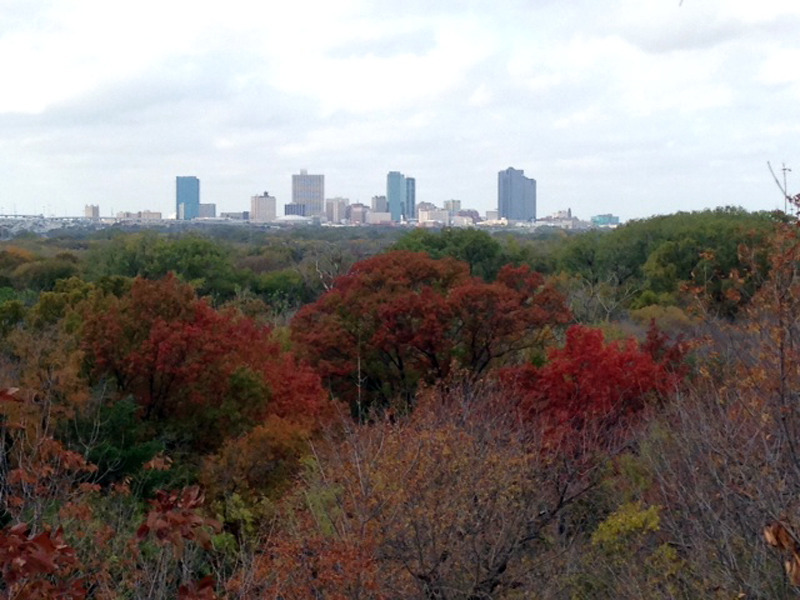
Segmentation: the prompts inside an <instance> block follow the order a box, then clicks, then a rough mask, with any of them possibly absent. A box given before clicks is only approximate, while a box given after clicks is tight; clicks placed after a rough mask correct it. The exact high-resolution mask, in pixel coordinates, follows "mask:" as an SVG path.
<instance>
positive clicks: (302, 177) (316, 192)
mask: <svg viewBox="0 0 800 600" xmlns="http://www.w3.org/2000/svg"><path fill="white" fill-rule="evenodd" d="M292 204H305V205H306V208H305V216H307V217H316V216H324V215H325V175H309V174H308V171H306V170H305V169H301V170H300V174H299V175H292Z"/></svg>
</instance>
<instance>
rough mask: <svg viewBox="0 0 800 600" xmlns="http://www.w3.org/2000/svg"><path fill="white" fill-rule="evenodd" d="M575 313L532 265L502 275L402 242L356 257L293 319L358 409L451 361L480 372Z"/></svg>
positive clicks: (327, 376)
mask: <svg viewBox="0 0 800 600" xmlns="http://www.w3.org/2000/svg"><path fill="white" fill-rule="evenodd" d="M568 318H569V312H568V310H567V308H566V306H565V303H564V299H563V297H562V296H561V295H560V294H559V293H558V292H556V291H555V290H554V289H553V288H552V287H551V286H549V285H548V284H546V283H545V281H544V279H543V277H542V276H541V275H540V274H538V273H534V272H531V271H530V269H528V268H527V267H520V268H514V267H511V266H507V267H504V268H503V269H502V270H501V271H500V274H499V276H498V278H497V280H496V281H495V282H494V283H485V282H483V281H481V280H479V279H476V278H472V277H470V276H469V270H468V266H467V265H466V263H462V262H460V261H456V260H453V259H450V258H445V259H439V260H437V259H432V258H430V257H429V256H428V255H426V254H424V253H417V252H407V251H396V252H389V253H386V254H381V255H379V256H375V257H373V258H370V259H367V260H364V261H361V262H359V263H357V264H356V265H355V266H354V267H353V269H352V270H351V271H350V273H348V274H347V275H345V276H342V277H339V278H337V279H336V280H335V281H334V284H333V288H332V289H331V290H329V291H328V292H327V293H326V294H324V295H323V296H322V297H321V298H320V299H319V300H318V301H317V302H315V303H313V304H310V305H307V306H305V307H304V308H303V309H301V310H300V312H299V313H298V314H297V316H296V317H295V318H294V320H293V321H292V325H291V327H292V341H293V342H294V344H295V347H296V348H297V349H298V352H299V353H300V354H301V355H302V356H303V357H304V358H306V359H308V360H309V362H310V363H311V364H312V365H313V366H314V367H315V368H316V369H317V371H318V372H319V374H320V375H321V376H322V378H323V381H324V382H325V383H326V384H327V385H328V386H329V387H330V389H331V390H332V392H333V393H334V394H335V395H336V396H337V397H339V398H340V399H344V400H347V401H349V402H350V403H351V406H352V407H353V408H354V410H355V411H356V412H360V411H361V410H363V409H365V408H369V407H370V406H372V405H375V404H379V405H388V404H390V403H392V402H393V401H396V400H398V399H400V400H401V401H403V402H406V403H410V402H411V401H412V399H413V396H414V394H415V392H416V389H417V385H418V383H419V382H426V383H433V382H435V381H438V380H441V379H443V378H445V377H446V376H447V375H448V373H449V372H450V370H451V368H452V366H454V365H455V366H458V367H459V368H461V369H463V372H464V373H465V374H466V375H467V376H468V377H473V378H477V377H480V376H481V375H482V374H483V373H485V372H486V371H487V370H488V369H490V368H492V367H495V366H498V365H502V364H507V363H513V362H514V359H518V358H520V357H521V355H522V353H524V352H525V351H527V350H529V349H531V348H535V347H537V346H539V345H541V343H542V340H543V337H544V336H545V335H546V332H547V328H548V326H550V325H557V324H562V323H565V322H566V321H567V319H568Z"/></svg>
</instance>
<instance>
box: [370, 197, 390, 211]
mask: <svg viewBox="0 0 800 600" xmlns="http://www.w3.org/2000/svg"><path fill="white" fill-rule="evenodd" d="M372 210H373V211H374V212H389V201H388V200H387V199H386V196H373V197H372Z"/></svg>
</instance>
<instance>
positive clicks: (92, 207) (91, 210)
mask: <svg viewBox="0 0 800 600" xmlns="http://www.w3.org/2000/svg"><path fill="white" fill-rule="evenodd" d="M83 216H84V217H86V218H87V219H95V220H96V219H99V218H100V206H99V205H97V204H87V205H86V207H85V208H84V209H83Z"/></svg>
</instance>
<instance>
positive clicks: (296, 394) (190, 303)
mask: <svg viewBox="0 0 800 600" xmlns="http://www.w3.org/2000/svg"><path fill="white" fill-rule="evenodd" d="M87 310H91V318H87V319H86V321H85V324H84V329H83V348H84V351H85V353H86V356H87V362H88V365H89V368H90V373H91V375H92V378H93V379H94V380H95V381H100V380H103V379H110V380H111V381H112V382H113V383H114V384H115V386H116V388H117V390H118V392H119V393H120V394H121V395H127V394H131V395H133V397H134V398H135V399H136V401H137V403H138V404H139V406H140V409H141V415H142V419H144V420H145V421H148V422H152V423H154V424H160V426H161V427H167V428H168V429H170V430H171V431H173V433H177V435H178V436H180V437H181V438H182V439H183V440H184V442H188V443H190V444H192V445H194V446H195V447H200V448H203V449H212V448H215V447H218V446H219V445H220V444H222V443H223V442H224V440H225V439H227V438H229V437H231V436H236V435H241V434H243V433H246V432H247V431H248V430H249V429H250V428H252V426H253V425H255V424H258V423H260V422H263V421H264V420H265V419H266V417H267V415H270V414H271V415H276V416H279V417H282V418H288V419H294V420H295V421H297V422H302V423H312V422H315V421H317V420H318V419H319V418H321V417H324V416H325V414H326V411H327V410H328V407H327V404H326V400H325V396H324V394H323V392H322V389H321V387H320V385H319V379H318V377H317V376H316V374H315V373H313V372H312V371H311V370H310V369H308V368H307V367H304V366H302V365H300V364H297V362H296V361H295V360H294V359H293V357H292V356H291V355H290V354H287V353H284V352H282V351H281V349H280V347H279V345H278V344H277V343H276V342H274V341H273V340H272V339H271V335H270V334H271V332H270V330H269V328H267V327H265V326H262V325H258V324H256V323H255V322H254V321H253V320H252V319H249V318H246V317H243V316H241V315H239V314H236V313H235V312H224V311H217V310H214V309H213V308H212V307H211V306H210V305H209V304H208V302H207V301H205V300H203V299H200V298H197V297H196V295H195V293H194V291H193V289H192V288H191V286H189V285H187V284H183V283H180V282H179V281H178V280H177V279H176V278H175V277H173V276H168V277H166V278H164V279H161V280H158V281H148V280H144V279H137V280H135V281H134V283H133V286H132V288H131V290H130V293H129V294H126V295H124V296H123V297H121V298H117V297H115V296H105V297H101V298H98V299H96V300H95V302H94V303H93V304H91V305H88V306H87Z"/></svg>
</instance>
